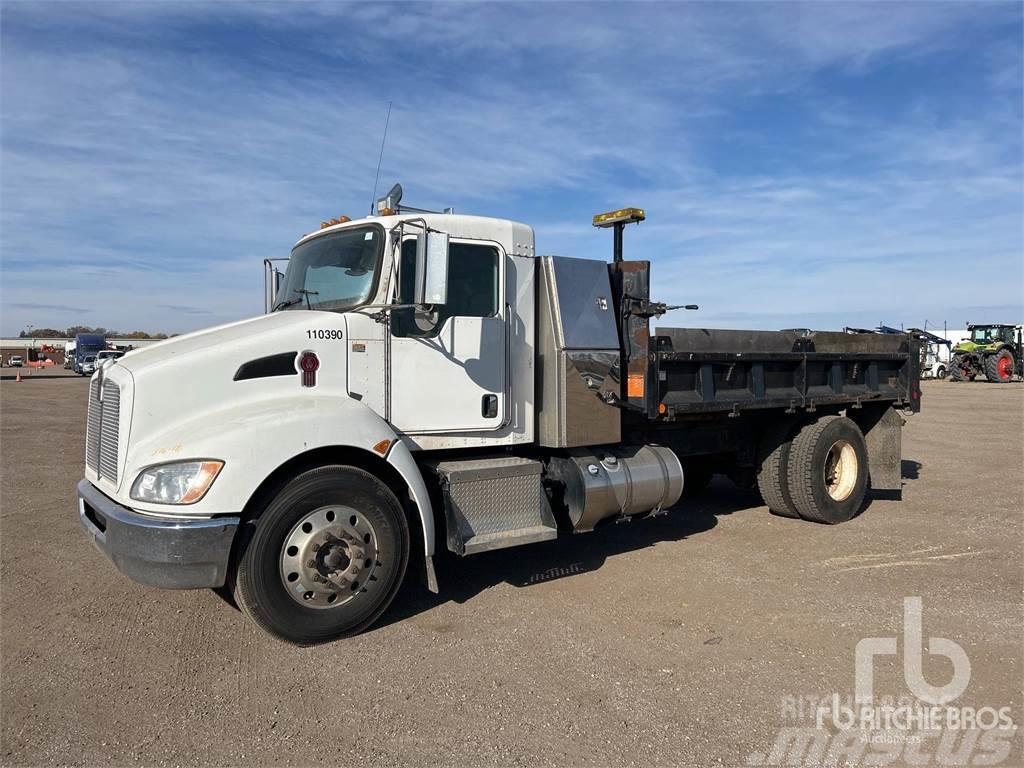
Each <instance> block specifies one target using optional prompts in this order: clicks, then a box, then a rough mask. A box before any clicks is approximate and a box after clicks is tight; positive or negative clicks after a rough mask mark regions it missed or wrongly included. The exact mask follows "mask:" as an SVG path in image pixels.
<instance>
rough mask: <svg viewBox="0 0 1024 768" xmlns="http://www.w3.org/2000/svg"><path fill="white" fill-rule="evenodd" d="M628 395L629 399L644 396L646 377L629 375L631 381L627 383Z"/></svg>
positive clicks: (639, 374)
mask: <svg viewBox="0 0 1024 768" xmlns="http://www.w3.org/2000/svg"><path fill="white" fill-rule="evenodd" d="M626 395H627V396H629V397H643V396H644V375H643V374H642V373H631V374H629V381H628V382H627V383H626Z"/></svg>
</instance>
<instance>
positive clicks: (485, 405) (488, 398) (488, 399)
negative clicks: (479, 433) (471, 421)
mask: <svg viewBox="0 0 1024 768" xmlns="http://www.w3.org/2000/svg"><path fill="white" fill-rule="evenodd" d="M480 415H481V416H483V417H484V418H485V419H493V418H495V417H496V416H497V415H498V396H497V395H484V396H483V398H481V402H480Z"/></svg>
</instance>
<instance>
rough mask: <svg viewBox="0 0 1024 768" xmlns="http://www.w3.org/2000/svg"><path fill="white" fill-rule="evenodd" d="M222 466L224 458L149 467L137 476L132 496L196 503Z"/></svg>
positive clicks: (167, 502)
mask: <svg viewBox="0 0 1024 768" xmlns="http://www.w3.org/2000/svg"><path fill="white" fill-rule="evenodd" d="M223 466H224V462H223V461H186V462H182V463H180V464H159V465H157V466H155V467H150V468H149V469H146V470H143V471H142V473H141V474H140V475H139V476H138V477H137V478H136V479H135V482H134V483H133V484H132V493H131V497H132V498H133V499H135V500H136V501H151V502H154V503H156V504H195V503H196V502H197V501H199V500H200V499H201V498H203V496H205V495H206V492H207V491H208V490H209V489H210V486H211V485H213V481H214V480H216V479H217V475H218V474H219V473H220V470H221V468H222V467H223Z"/></svg>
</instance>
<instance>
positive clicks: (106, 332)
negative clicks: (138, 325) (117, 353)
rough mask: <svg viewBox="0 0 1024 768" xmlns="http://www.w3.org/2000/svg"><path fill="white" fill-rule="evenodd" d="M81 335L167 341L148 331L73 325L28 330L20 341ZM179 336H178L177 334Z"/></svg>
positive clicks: (68, 337)
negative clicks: (90, 334)
mask: <svg viewBox="0 0 1024 768" xmlns="http://www.w3.org/2000/svg"><path fill="white" fill-rule="evenodd" d="M80 333H95V334H99V335H100V336H103V337H105V338H108V339H109V338H118V339H166V338H167V334H166V333H163V332H160V333H149V332H148V331H132V332H131V333H122V332H120V331H117V330H114V329H113V328H104V327H103V326H102V325H101V326H98V327H96V328H91V327H89V326H88V325H72V326H71V327H69V328H65V329H64V330H60V329H57V328H33V329H32V330H31V331H30V330H28V329H27V328H26V329H25V330H23V331H21V333H19V334H18V338H19V339H32V338H35V339H39V338H48V337H56V338H67V339H73V338H75V336H77V335H78V334H80ZM175 335H177V334H175Z"/></svg>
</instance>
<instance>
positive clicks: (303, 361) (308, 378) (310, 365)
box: [299, 351, 320, 387]
mask: <svg viewBox="0 0 1024 768" xmlns="http://www.w3.org/2000/svg"><path fill="white" fill-rule="evenodd" d="M319 368H320V358H319V357H317V356H316V352H309V351H306V352H303V353H302V354H301V355H300V356H299V370H300V371H302V386H304V387H315V386H316V372H317V370H319Z"/></svg>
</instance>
